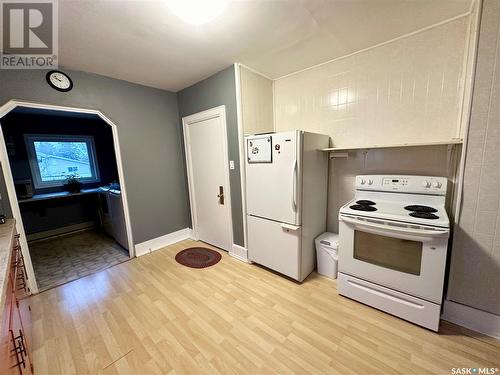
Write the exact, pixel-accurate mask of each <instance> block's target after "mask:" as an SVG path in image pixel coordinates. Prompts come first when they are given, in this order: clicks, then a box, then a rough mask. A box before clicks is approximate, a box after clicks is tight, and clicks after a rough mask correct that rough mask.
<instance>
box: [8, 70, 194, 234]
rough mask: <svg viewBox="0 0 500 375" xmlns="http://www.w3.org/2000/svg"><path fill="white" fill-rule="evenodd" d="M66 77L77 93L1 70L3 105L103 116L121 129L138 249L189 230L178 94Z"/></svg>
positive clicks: (38, 73)
mask: <svg viewBox="0 0 500 375" xmlns="http://www.w3.org/2000/svg"><path fill="white" fill-rule="evenodd" d="M66 72H67V73H69V75H70V76H71V78H72V79H73V83H74V88H73V90H72V91H70V92H68V93H61V92H58V91H56V90H54V89H52V88H50V87H49V86H48V85H47V83H46V81H45V74H46V71H42V70H0V104H4V103H5V102H7V101H8V100H10V99H21V100H27V101H35V102H39V103H46V104H56V105H64V106H72V107H82V108H92V109H98V110H101V111H102V112H103V113H104V114H105V115H106V116H108V117H109V118H110V119H111V120H112V121H113V122H114V123H115V124H116V125H117V128H118V135H119V140H120V147H121V151H122V161H123V169H124V178H125V185H126V188H127V195H128V204H129V208H130V216H131V217H130V219H131V222H132V232H133V233H132V234H133V238H134V243H136V244H137V243H140V242H143V241H146V240H149V239H152V238H155V237H158V236H162V235H165V234H167V233H171V232H174V231H176V230H179V229H182V228H186V227H188V226H189V225H190V223H189V209H188V204H187V197H186V192H185V187H186V182H185V171H184V164H183V163H184V161H183V152H182V138H181V130H180V129H181V128H180V126H179V113H178V110H177V97H176V94H175V93H172V92H168V91H163V90H158V89H153V88H149V87H145V86H141V85H136V84H133V83H129V82H125V81H120V80H116V79H112V78H107V77H103V76H98V75H94V74H88V73H83V72H77V71H71V70H67V71H66ZM2 183H3V180H2ZM2 190H3V188H2V187H0V191H2Z"/></svg>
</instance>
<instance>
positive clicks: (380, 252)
mask: <svg viewBox="0 0 500 375" xmlns="http://www.w3.org/2000/svg"><path fill="white" fill-rule="evenodd" d="M446 190H447V179H446V178H444V177H427V176H392V175H369V176H357V177H356V191H355V196H354V199H353V200H352V201H350V202H349V203H347V204H346V205H344V206H343V207H342V208H341V209H340V211H339V241H340V244H339V245H340V246H339V278H338V284H337V286H338V290H339V293H340V294H342V295H344V296H347V297H350V298H352V299H355V300H358V301H360V302H363V303H365V304H367V305H370V306H373V307H376V308H378V309H380V310H383V311H386V312H388V313H391V314H393V315H396V316H399V317H401V318H403V319H406V320H409V321H411V322H414V323H416V324H419V325H421V326H424V327H426V328H429V329H432V330H434V331H437V330H438V328H439V318H440V314H441V302H442V297H443V282H444V274H445V268H446V255H447V248H448V237H449V232H450V229H449V227H450V223H449V219H448V215H447V214H446V210H445V199H446Z"/></svg>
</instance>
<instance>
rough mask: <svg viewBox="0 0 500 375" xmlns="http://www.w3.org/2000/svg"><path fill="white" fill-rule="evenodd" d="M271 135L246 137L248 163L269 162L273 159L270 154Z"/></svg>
mask: <svg viewBox="0 0 500 375" xmlns="http://www.w3.org/2000/svg"><path fill="white" fill-rule="evenodd" d="M272 143H273V142H272V137H271V136H265V137H258V138H248V139H247V158H248V162H249V163H271V162H272V161H273V154H272V146H273V145H272Z"/></svg>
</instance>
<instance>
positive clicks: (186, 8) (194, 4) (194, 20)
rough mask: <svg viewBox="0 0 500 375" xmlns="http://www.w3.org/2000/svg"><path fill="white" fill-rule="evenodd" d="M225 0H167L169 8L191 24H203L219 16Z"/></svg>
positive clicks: (225, 3) (224, 6) (225, 4)
mask: <svg viewBox="0 0 500 375" xmlns="http://www.w3.org/2000/svg"><path fill="white" fill-rule="evenodd" d="M227 3H228V1H227V0H167V5H168V7H169V8H170V10H171V11H172V12H173V13H174V14H175V15H176V16H178V17H179V18H180V19H182V20H184V21H185V22H187V23H190V24H192V25H203V24H205V23H207V22H210V21H212V20H213V19H215V18H216V17H217V16H219V15H220V14H221V13H222V12H223V11H224V9H225V8H226V6H227Z"/></svg>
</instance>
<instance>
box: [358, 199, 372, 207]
mask: <svg viewBox="0 0 500 375" xmlns="http://www.w3.org/2000/svg"><path fill="white" fill-rule="evenodd" d="M356 203H357V204H361V205H363V206H375V202H372V201H369V200H366V199H361V200H360V201H356Z"/></svg>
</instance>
